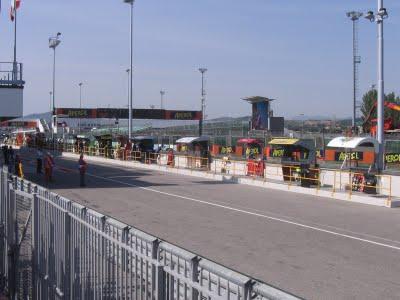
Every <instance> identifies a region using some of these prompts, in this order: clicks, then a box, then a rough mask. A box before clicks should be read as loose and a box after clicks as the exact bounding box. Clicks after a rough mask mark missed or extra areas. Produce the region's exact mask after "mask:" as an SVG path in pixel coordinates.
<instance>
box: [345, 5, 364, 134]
mask: <svg viewBox="0 0 400 300" xmlns="http://www.w3.org/2000/svg"><path fill="white" fill-rule="evenodd" d="M346 15H347V17H348V18H350V20H351V21H352V23H353V118H352V124H351V125H352V130H353V132H356V117H357V116H356V109H357V86H358V64H360V63H361V59H360V56H358V30H357V29H358V28H357V25H358V20H359V19H360V18H361V17H362V16H363V13H361V12H358V11H351V12H348V13H346Z"/></svg>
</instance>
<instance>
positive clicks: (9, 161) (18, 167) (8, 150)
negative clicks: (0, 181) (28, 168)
mask: <svg viewBox="0 0 400 300" xmlns="http://www.w3.org/2000/svg"><path fill="white" fill-rule="evenodd" d="M2 152H3V163H4V165H6V166H7V168H8V172H9V173H14V174H16V175H17V176H18V177H20V178H24V171H23V167H22V160H21V157H20V156H19V154H17V153H15V151H14V149H13V148H12V147H11V146H7V145H3V147H2Z"/></svg>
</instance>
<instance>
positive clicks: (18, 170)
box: [15, 154, 24, 179]
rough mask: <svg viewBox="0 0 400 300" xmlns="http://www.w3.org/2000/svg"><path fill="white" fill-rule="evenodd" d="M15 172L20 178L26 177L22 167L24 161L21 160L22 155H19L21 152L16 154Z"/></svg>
mask: <svg viewBox="0 0 400 300" xmlns="http://www.w3.org/2000/svg"><path fill="white" fill-rule="evenodd" d="M15 174H16V175H17V176H18V177H19V178H22V179H23V178H24V172H23V169H22V161H21V157H20V156H19V154H17V155H16V156H15Z"/></svg>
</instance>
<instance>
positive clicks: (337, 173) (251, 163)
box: [55, 145, 400, 206]
mask: <svg viewBox="0 0 400 300" xmlns="http://www.w3.org/2000/svg"><path fill="white" fill-rule="evenodd" d="M55 150H59V151H60V152H61V151H66V152H72V153H80V152H83V153H84V154H85V155H89V156H96V157H102V158H111V159H116V160H123V161H136V162H138V163H143V164H154V165H158V166H160V168H161V167H163V166H164V167H168V168H175V169H188V170H190V171H204V172H209V173H213V174H226V175H231V176H235V177H250V178H252V179H254V180H256V179H257V180H262V181H264V182H267V181H272V182H275V183H281V184H286V185H287V186H288V189H290V188H291V187H293V186H303V187H309V188H313V189H315V194H317V195H318V194H319V192H320V190H325V191H330V192H331V195H332V196H333V195H335V194H338V193H345V194H347V197H348V199H349V200H350V199H352V197H353V196H354V195H360V193H369V194H376V195H379V196H381V197H384V198H385V199H386V205H387V206H390V204H391V201H392V199H393V198H394V196H396V198H399V197H400V195H393V193H392V188H393V187H392V176H391V175H374V176H375V179H376V182H375V183H373V184H371V183H367V182H366V181H365V178H364V177H365V174H362V173H359V172H354V171H349V170H340V169H327V168H307V169H306V170H303V169H302V168H301V167H300V166H293V165H281V164H269V163H267V162H265V161H263V160H237V159H231V158H229V157H225V158H216V157H213V158H211V159H210V158H206V157H198V156H191V155H183V154H175V153H172V154H171V153H151V152H140V151H131V150H127V149H124V148H120V149H118V150H114V149H110V148H95V147H83V149H78V148H77V147H74V146H64V147H62V146H61V145H59V146H58V148H56V149H55ZM357 178H360V180H356V179H357Z"/></svg>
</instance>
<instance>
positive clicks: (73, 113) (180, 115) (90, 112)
mask: <svg viewBox="0 0 400 300" xmlns="http://www.w3.org/2000/svg"><path fill="white" fill-rule="evenodd" d="M56 114H57V115H58V116H59V117H62V118H86V119H98V118H104V119H128V118H129V110H128V109H119V108H93V109H86V108H84V109H79V108H57V109H56ZM132 117H133V118H134V119H148V120H200V119H201V111H190V110H189V111H187V110H184V111H182V110H164V109H133V110H132Z"/></svg>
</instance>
